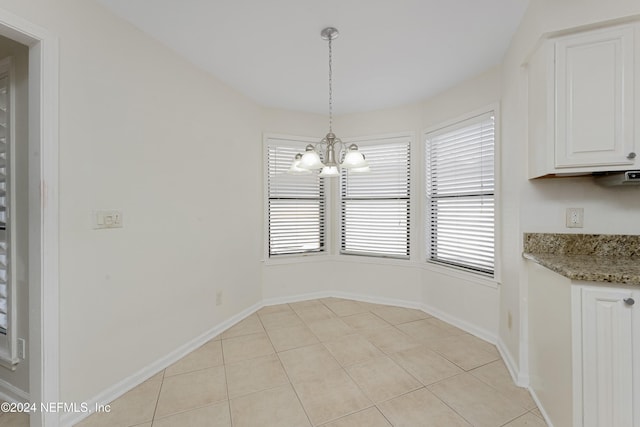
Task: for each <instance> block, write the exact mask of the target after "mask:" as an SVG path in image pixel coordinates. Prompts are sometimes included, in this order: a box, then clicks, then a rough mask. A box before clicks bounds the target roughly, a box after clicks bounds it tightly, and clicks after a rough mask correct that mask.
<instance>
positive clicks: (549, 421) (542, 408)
mask: <svg viewBox="0 0 640 427" xmlns="http://www.w3.org/2000/svg"><path fill="white" fill-rule="evenodd" d="M528 389H529V393H531V397H532V398H533V401H534V402H536V405H538V409H539V410H540V413H541V414H542V417H543V418H544V421H545V422H546V423H547V427H553V423H552V422H551V420H550V419H549V414H547V412H546V411H545V410H544V407H543V406H542V404H541V403H540V399H538V396H537V395H536V392H535V391H533V389H532V388H531V387H528Z"/></svg>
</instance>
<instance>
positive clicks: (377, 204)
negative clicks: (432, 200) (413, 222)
mask: <svg viewBox="0 0 640 427" xmlns="http://www.w3.org/2000/svg"><path fill="white" fill-rule="evenodd" d="M358 146H359V149H360V151H361V152H362V153H363V154H364V155H365V157H366V160H367V162H369V166H370V168H371V172H369V173H366V174H356V173H351V172H349V171H348V170H343V171H342V174H341V178H340V180H341V185H340V187H341V214H342V216H341V248H340V253H343V254H352V255H367V256H382V257H393V258H404V259H408V258H409V249H410V248H409V243H410V242H409V235H410V233H409V228H410V208H411V204H410V195H411V194H410V187H411V174H410V154H411V153H410V151H411V140H410V139H409V138H406V137H405V138H395V139H389V140H383V141H376V142H366V141H365V142H358Z"/></svg>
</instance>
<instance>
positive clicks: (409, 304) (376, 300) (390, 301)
mask: <svg viewBox="0 0 640 427" xmlns="http://www.w3.org/2000/svg"><path fill="white" fill-rule="evenodd" d="M330 294H331V295H330V296H332V297H336V298H345V299H351V300H356V301H362V302H370V303H372V304H384V305H395V306H397V307H405V308H415V309H417V310H422V304H420V303H417V302H415V301H407V300H402V299H395V298H384V297H372V296H370V295H362V294H353V293H350V292H342V291H333V292H330Z"/></svg>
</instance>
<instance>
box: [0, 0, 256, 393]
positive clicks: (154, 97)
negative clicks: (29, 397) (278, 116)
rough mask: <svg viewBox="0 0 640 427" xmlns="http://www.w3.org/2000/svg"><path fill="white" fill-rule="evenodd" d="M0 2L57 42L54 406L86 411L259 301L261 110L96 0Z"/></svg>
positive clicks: (18, 0) (6, 0)
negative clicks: (105, 223) (119, 213)
mask: <svg viewBox="0 0 640 427" xmlns="http://www.w3.org/2000/svg"><path fill="white" fill-rule="evenodd" d="M0 7H1V8H3V9H6V10H8V11H10V12H12V13H14V14H16V15H19V16H21V17H22V18H24V19H26V20H28V21H31V22H33V23H34V24H36V25H39V26H41V27H43V28H45V29H47V30H48V31H50V32H51V33H53V34H56V35H57V36H58V37H59V39H60V58H59V60H60V105H59V108H60V138H59V140H60V388H61V390H60V399H61V400H62V401H67V402H71V401H85V400H88V399H90V398H92V397H94V396H96V395H97V394H98V393H100V392H102V391H103V390H105V389H106V388H108V387H109V386H112V385H113V384H115V383H117V382H119V381H121V380H123V379H125V378H127V377H128V376H130V375H132V374H134V373H136V372H138V371H139V370H141V369H142V368H144V367H145V366H147V365H149V364H150V363H152V362H154V361H156V360H158V359H159V358H160V357H162V356H165V355H166V354H168V353H169V352H171V351H172V350H174V349H176V348H177V347H179V346H180V345H182V344H184V343H186V342H188V341H189V340H191V339H193V338H194V337H196V336H198V335H199V334H201V333H203V332H205V331H207V330H209V329H211V328H212V327H214V326H215V325H217V324H219V323H221V322H222V321H224V320H226V319H228V318H229V317H231V316H232V315H233V314H236V313H238V312H240V311H242V310H243V309H245V308H247V307H249V306H251V305H253V304H254V303H256V302H258V301H260V300H261V298H262V296H261V288H260V281H261V277H260V264H259V260H260V258H261V255H262V254H261V246H260V242H259V239H256V236H259V235H260V233H261V230H262V226H261V224H262V222H261V220H262V214H261V210H262V209H261V202H260V200H261V195H262V193H261V185H260V182H261V177H260V173H259V170H260V165H261V155H260V152H261V149H260V139H261V137H260V135H261V128H260V119H261V118H260V114H261V111H260V108H259V107H257V106H256V105H255V104H254V103H252V102H251V101H249V100H247V99H246V98H244V97H243V96H241V95H239V94H238V93H236V92H235V91H233V90H230V89H229V88H228V87H226V86H224V85H223V84H221V83H220V82H219V81H217V80H216V79H215V78H213V77H212V76H210V75H208V74H206V73H204V72H202V71H200V70H198V69H197V68H196V67H195V66H193V65H191V64H189V63H188V62H186V61H185V60H183V59H181V58H179V57H178V56H177V55H176V54H175V53H173V52H172V51H170V50H169V49H167V48H165V47H163V46H162V45H160V44H159V43H157V42H155V41H153V40H151V39H150V38H149V37H147V36H146V35H144V34H142V33H141V32H140V31H139V30H137V29H135V28H133V27H132V26H131V25H129V24H128V23H126V22H124V21H123V20H121V19H119V18H116V17H115V16H113V15H112V14H111V13H109V12H107V11H106V10H105V9H103V8H102V7H101V6H99V5H97V4H95V3H94V2H88V1H82V0H64V1H63V0H59V1H58V0H56V1H51V0H34V1H29V2H25V1H22V0H2V1H0ZM238 158H245V159H246V160H245V161H246V164H247V167H246V168H244V171H243V172H242V173H240V174H239V173H237V172H236V171H235V170H232V169H233V167H234V166H235V162H234V160H235V159H238ZM95 209H122V210H123V212H124V215H123V218H124V228H122V229H115V230H92V229H91V222H90V212H91V211H93V210H95ZM240 254H241V255H240ZM218 290H220V291H223V292H224V296H223V299H224V304H223V305H222V306H219V307H216V306H215V304H214V301H215V295H216V291H218Z"/></svg>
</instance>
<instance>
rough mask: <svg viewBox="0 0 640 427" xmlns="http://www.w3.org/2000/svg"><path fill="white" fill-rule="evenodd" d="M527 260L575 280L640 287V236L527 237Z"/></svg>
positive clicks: (556, 235) (539, 234) (533, 235)
mask: <svg viewBox="0 0 640 427" xmlns="http://www.w3.org/2000/svg"><path fill="white" fill-rule="evenodd" d="M523 256H524V257H525V258H527V259H530V260H532V261H534V262H536V263H538V264H540V265H542V266H543V267H546V268H548V269H550V270H552V271H555V272H556V273H559V274H561V275H563V276H565V277H568V278H569V279H572V280H583V281H588V282H602V283H617V284H625V285H640V236H629V235H609V234H551V233H525V236H524V254H523Z"/></svg>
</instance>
